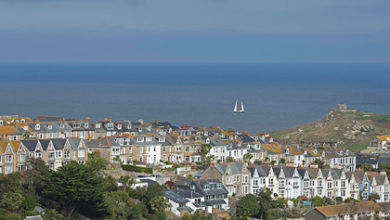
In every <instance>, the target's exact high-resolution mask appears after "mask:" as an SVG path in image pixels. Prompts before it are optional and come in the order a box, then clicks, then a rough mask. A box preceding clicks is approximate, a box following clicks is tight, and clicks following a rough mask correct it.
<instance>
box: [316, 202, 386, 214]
mask: <svg viewBox="0 0 390 220" xmlns="http://www.w3.org/2000/svg"><path fill="white" fill-rule="evenodd" d="M315 209H317V211H319V212H320V213H322V214H323V215H324V216H326V217H331V216H338V215H340V214H357V213H361V212H367V211H378V210H381V207H380V206H379V205H378V204H377V203H375V202H374V201H363V202H354V203H344V204H339V205H328V206H321V207H316V208H315Z"/></svg>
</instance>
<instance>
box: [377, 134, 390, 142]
mask: <svg viewBox="0 0 390 220" xmlns="http://www.w3.org/2000/svg"><path fill="white" fill-rule="evenodd" d="M376 138H378V139H379V140H381V141H390V134H386V135H381V136H377V137H376Z"/></svg>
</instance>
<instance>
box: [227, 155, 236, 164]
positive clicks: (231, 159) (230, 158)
mask: <svg viewBox="0 0 390 220" xmlns="http://www.w3.org/2000/svg"><path fill="white" fill-rule="evenodd" d="M226 162H228V163H231V162H234V158H233V157H229V156H228V157H226Z"/></svg>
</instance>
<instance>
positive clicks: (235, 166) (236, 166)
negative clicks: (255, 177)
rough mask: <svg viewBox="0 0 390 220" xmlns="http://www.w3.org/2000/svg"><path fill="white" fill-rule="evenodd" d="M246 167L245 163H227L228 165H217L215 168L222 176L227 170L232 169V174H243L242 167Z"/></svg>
mask: <svg viewBox="0 0 390 220" xmlns="http://www.w3.org/2000/svg"><path fill="white" fill-rule="evenodd" d="M243 166H244V164H243V163H227V164H216V165H215V168H216V169H217V170H218V171H219V172H220V173H221V174H222V175H225V174H226V170H227V169H230V170H231V174H232V175H234V174H241V170H242V167H243Z"/></svg>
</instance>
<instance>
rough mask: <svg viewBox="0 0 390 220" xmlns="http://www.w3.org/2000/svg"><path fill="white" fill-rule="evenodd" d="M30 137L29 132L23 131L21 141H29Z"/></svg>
mask: <svg viewBox="0 0 390 220" xmlns="http://www.w3.org/2000/svg"><path fill="white" fill-rule="evenodd" d="M30 135H31V133H30V131H25V132H24V133H23V139H30V138H31V137H30Z"/></svg>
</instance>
